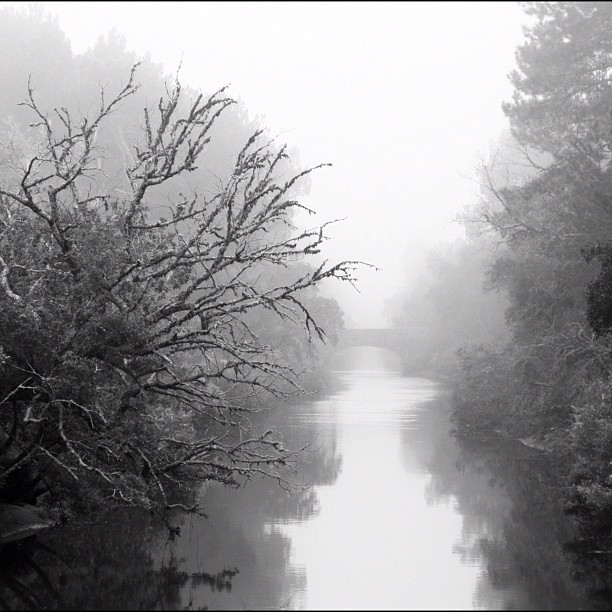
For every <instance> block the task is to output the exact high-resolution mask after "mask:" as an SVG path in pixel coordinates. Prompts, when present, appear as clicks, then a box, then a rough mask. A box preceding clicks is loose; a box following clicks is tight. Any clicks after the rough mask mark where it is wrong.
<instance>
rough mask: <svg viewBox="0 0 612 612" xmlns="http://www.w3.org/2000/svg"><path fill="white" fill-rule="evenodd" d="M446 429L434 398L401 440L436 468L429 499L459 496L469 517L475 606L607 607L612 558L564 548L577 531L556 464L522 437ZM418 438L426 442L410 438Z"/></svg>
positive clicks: (460, 550) (459, 546) (460, 549)
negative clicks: (477, 570)
mask: <svg viewBox="0 0 612 612" xmlns="http://www.w3.org/2000/svg"><path fill="white" fill-rule="evenodd" d="M448 430H449V426H448V411H447V408H446V407H445V406H444V403H443V402H442V403H440V402H439V403H436V402H431V404H429V405H428V409H427V410H425V411H423V412H422V413H421V414H420V416H419V422H418V427H417V429H416V430H415V431H406V432H404V433H403V435H404V445H403V446H404V447H407V446H411V447H412V448H411V449H410V452H412V453H414V452H417V453H422V454H423V457H422V459H424V461H425V465H427V467H428V468H429V471H430V473H431V482H430V483H429V486H428V489H427V492H426V494H427V495H428V500H429V501H430V502H431V503H432V504H438V503H448V501H449V500H453V502H454V503H455V504H456V506H457V510H458V512H459V513H460V514H461V516H462V517H463V528H462V537H461V541H460V542H457V543H456V545H455V548H454V551H455V553H456V554H457V555H459V556H460V558H461V559H462V560H463V561H464V562H466V563H470V564H474V565H481V566H482V567H483V569H484V572H483V576H482V578H481V579H480V581H479V584H478V586H477V591H476V593H475V594H474V598H475V600H474V601H475V604H477V605H478V606H483V607H485V608H488V607H491V605H492V604H494V607H498V606H501V607H503V608H518V609H526V608H530V609H534V608H535V609H551V608H552V609H571V608H574V607H579V608H585V607H586V608H597V607H599V606H600V605H601V606H602V607H608V608H609V607H610V604H611V602H612V599H611V598H610V591H609V586H606V583H605V582H604V581H603V580H602V578H603V577H604V576H606V575H607V585H610V581H611V579H612V562H611V561H610V560H608V559H605V560H603V559H602V560H599V559H597V560H596V559H594V557H596V555H591V558H590V559H588V560H579V559H578V558H577V557H576V556H570V555H568V554H567V552H566V550H565V549H564V545H565V544H566V543H567V542H570V541H571V540H572V538H573V537H574V536H575V534H576V531H575V528H574V525H573V523H572V522H571V520H570V519H569V518H568V517H567V516H566V515H565V514H564V512H563V507H562V500H561V499H560V494H559V489H558V488H557V483H558V474H557V472H558V470H557V469H556V466H555V465H554V464H552V462H551V461H549V460H547V457H546V456H545V455H544V454H543V453H540V452H539V451H536V450H534V449H530V448H527V447H525V446H523V445H522V444H520V443H518V442H514V441H510V440H504V439H501V438H499V439H490V440H489V441H486V440H476V441H475V440H461V441H459V440H456V439H455V438H452V437H449V435H448ZM416 436H418V437H419V439H420V440H421V441H422V443H421V444H420V445H414V444H413V443H412V442H411V440H412V439H414V438H415V437H416ZM415 446H416V448H415ZM405 452H407V451H405ZM566 548H567V547H566ZM611 548H612V547H611ZM600 557H603V555H600ZM597 561H599V562H601V563H602V566H601V568H600V571H599V572H597V571H596V570H595V568H594V567H593V566H594V565H595V564H596V563H597ZM606 588H607V589H608V591H606ZM595 595H598V597H597V598H595V597H594V596H595ZM606 596H607V600H606V599H605V598H606Z"/></svg>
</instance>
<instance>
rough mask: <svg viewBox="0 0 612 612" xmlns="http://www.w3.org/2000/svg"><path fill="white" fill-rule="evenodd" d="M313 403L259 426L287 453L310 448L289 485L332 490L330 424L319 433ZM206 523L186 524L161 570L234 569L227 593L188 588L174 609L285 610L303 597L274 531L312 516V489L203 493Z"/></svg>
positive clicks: (258, 485) (259, 484) (299, 577)
mask: <svg viewBox="0 0 612 612" xmlns="http://www.w3.org/2000/svg"><path fill="white" fill-rule="evenodd" d="M317 410H329V406H321V404H320V403H318V402H313V403H307V404H303V405H292V406H283V407H280V408H278V409H274V410H271V411H269V412H267V413H266V414H264V415H263V417H262V423H261V425H262V426H269V427H274V428H275V429H278V430H279V431H280V432H283V433H284V434H285V438H286V439H287V440H288V442H289V443H290V446H292V447H293V448H299V447H301V446H303V445H304V444H307V443H309V442H313V444H312V446H311V448H310V449H309V450H308V452H306V453H305V454H304V456H303V457H302V462H301V463H300V464H299V467H298V471H297V474H296V480H299V481H300V482H304V483H309V484H311V485H329V484H332V483H333V482H334V481H335V479H336V478H337V476H338V473H339V471H340V456H339V453H338V450H337V446H336V429H335V427H336V426H335V424H333V423H331V422H330V423H329V424H327V423H326V424H325V425H323V424H322V423H321V422H320V419H319V418H318V414H317ZM202 501H203V504H204V509H205V511H206V513H207V515H208V517H209V518H208V519H202V518H199V517H197V516H189V517H187V520H186V523H185V525H184V526H183V528H182V535H181V537H180V538H177V539H176V541H174V542H172V543H171V545H169V549H168V550H167V551H166V556H165V558H164V559H162V560H160V562H161V563H168V562H169V561H168V559H174V560H175V561H173V563H176V567H177V569H179V570H188V571H209V572H210V571H213V569H214V568H218V567H221V566H229V567H237V568H239V569H240V574H239V575H237V576H235V577H234V579H233V581H232V585H233V588H232V590H231V592H224V593H216V594H211V593H210V591H207V590H202V589H197V588H195V587H193V586H192V587H190V589H189V592H188V594H187V593H186V592H183V595H182V598H183V599H182V605H192V606H193V607H195V608H197V607H202V606H208V607H211V608H214V609H236V608H245V607H246V608H250V609H253V608H280V607H293V606H294V604H295V603H296V599H295V598H296V597H299V596H300V594H301V593H302V592H303V591H304V590H305V580H306V577H305V575H304V573H303V572H302V571H300V570H299V568H298V569H297V570H294V569H292V568H289V567H288V564H289V560H290V554H291V541H290V540H289V539H288V538H287V537H286V536H285V535H284V534H283V533H281V532H280V530H277V529H275V527H274V526H275V525H277V524H279V523H287V522H292V521H303V520H306V519H308V518H309V517H311V516H312V515H313V514H315V513H316V512H317V511H318V500H317V497H316V491H315V490H314V488H313V487H312V486H310V487H307V488H303V489H298V490H294V491H286V490H285V489H282V488H281V487H279V486H278V485H277V484H276V483H275V482H273V481H271V480H269V479H257V480H254V481H249V482H247V483H246V484H245V485H244V486H243V487H241V488H240V489H238V490H231V489H225V488H223V487H221V486H211V487H209V488H208V489H207V491H206V493H205V495H204V496H203V500H202Z"/></svg>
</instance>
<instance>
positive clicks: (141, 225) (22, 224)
mask: <svg viewBox="0 0 612 612" xmlns="http://www.w3.org/2000/svg"><path fill="white" fill-rule="evenodd" d="M100 44H102V45H103V44H104V42H103V41H102V42H101V43H100ZM99 53H100V51H99V49H93V50H92V51H91V52H90V54H89V55H86V56H85V57H83V58H82V59H81V61H83V62H86V63H87V62H92V61H93V60H94V59H96V60H98V61H99V59H100V56H99V55H98V54H99ZM125 57H126V56H125V53H118V58H119V59H120V60H121V61H120V62H119V63H120V64H122V65H123V64H124V63H125ZM71 66H72V67H73V68H74V67H75V66H76V68H78V62H76V64H71ZM90 68H91V66H88V69H90ZM142 68H143V65H141V64H139V63H135V64H134V65H132V66H131V67H130V68H129V70H128V71H127V72H125V73H124V75H123V82H122V83H121V84H119V85H117V78H116V72H114V73H113V82H112V84H108V82H106V83H105V81H104V79H101V80H100V82H101V83H103V85H102V86H101V87H99V88H98V94H97V102H96V103H95V104H93V102H91V98H89V100H90V101H89V103H88V104H86V105H85V104H84V106H83V107H81V106H80V103H78V101H79V100H80V101H84V100H85V99H86V98H87V95H90V92H83V91H81V95H80V97H78V99H77V103H76V104H75V103H74V101H72V102H73V103H72V105H71V106H69V105H68V104H66V103H65V102H64V101H63V100H62V99H58V100H55V101H53V102H46V103H44V102H41V101H40V96H39V92H38V91H37V89H36V86H35V79H34V78H32V79H31V80H30V81H29V83H28V80H27V75H26V74H24V75H23V79H24V84H25V91H26V99H25V101H24V102H23V104H22V105H21V107H20V109H19V112H18V113H14V114H13V115H11V116H10V117H7V120H6V121H5V124H4V126H3V129H2V136H1V138H0V142H1V143H2V147H1V148H0V405H1V406H2V411H1V412H0V480H1V481H2V482H3V483H4V485H5V486H4V487H3V489H2V490H3V496H4V497H5V498H6V497H7V496H11V495H12V496H13V497H12V498H11V499H12V500H13V501H23V500H24V499H27V497H28V496H29V495H32V494H33V491H34V484H35V483H38V481H40V480H42V481H43V482H44V483H45V488H46V490H47V492H50V493H51V495H52V499H53V500H54V501H55V502H57V503H61V504H62V505H63V510H64V511H65V512H67V511H68V510H69V506H71V507H76V506H78V505H79V504H81V506H87V505H89V506H104V505H106V504H107V503H113V502H119V503H122V504H132V505H139V506H143V507H147V508H153V509H157V510H163V509H165V508H168V507H171V506H173V505H177V504H179V505H182V506H184V507H194V506H193V503H194V499H193V490H192V488H190V487H189V486H188V485H189V483H202V482H206V481H216V482H220V483H224V484H229V485H235V484H238V483H239V482H242V481H243V480H244V479H246V478H250V477H252V476H253V475H256V474H263V475H267V476H271V477H273V478H276V479H277V480H278V481H279V482H280V483H281V484H285V485H287V484H288V480H287V468H288V466H290V464H291V462H292V461H294V460H295V457H296V453H297V451H298V450H299V449H290V448H285V446H284V445H283V443H282V440H281V439H280V438H279V437H278V435H276V434H275V433H274V432H271V431H265V432H258V431H257V428H256V426H255V425H254V423H253V422H252V421H251V420H250V418H249V417H250V415H252V414H253V413H254V412H257V410H258V409H259V408H260V407H261V406H262V405H263V404H264V403H265V402H266V401H269V400H270V398H271V397H274V396H280V397H286V396H287V395H289V394H291V393H292V392H295V391H296V390H298V391H299V390H301V383H300V378H299V370H301V369H302V366H303V364H301V363H299V360H300V355H299V353H300V352H301V351H303V350H304V347H305V346H306V344H307V342H308V341H309V340H315V339H319V340H322V339H325V330H324V326H326V325H327V324H328V323H329V326H330V328H329V331H330V334H331V335H332V336H333V335H334V333H335V330H336V329H337V328H338V327H339V326H340V325H341V324H342V323H341V313H340V312H339V309H338V308H337V305H336V304H335V303H334V302H333V301H332V300H329V299H325V298H322V297H320V296H318V295H317V287H318V286H319V285H320V283H321V282H322V281H323V280H325V279H336V280H339V281H343V282H349V283H353V282H354V281H355V272H356V269H357V267H358V265H359V264H358V263H356V262H350V261H344V262H339V263H336V264H328V263H327V262H326V261H325V260H322V259H321V258H320V251H321V247H322V244H323V242H324V241H325V240H326V237H325V227H326V224H323V225H320V226H316V227H313V228H312V229H299V228H297V227H295V226H294V224H293V214H294V212H295V211H296V210H298V209H304V208H305V207H304V206H303V205H302V204H301V203H300V202H299V199H298V197H299V194H300V190H301V189H303V188H304V183H305V182H307V180H308V178H309V177H310V174H311V173H312V172H313V171H314V170H316V169H317V168H311V169H306V170H300V169H297V168H296V167H295V165H294V164H293V162H292V160H291V159H290V157H289V155H288V153H287V148H286V147H283V146H281V147H279V146H277V145H276V143H275V142H273V141H271V140H270V139H268V138H267V137H266V134H265V132H264V131H263V130H261V129H256V130H254V131H251V133H250V134H249V136H248V137H247V138H245V139H244V141H243V143H242V144H241V145H240V146H239V147H238V148H237V149H236V150H235V151H234V152H233V153H232V154H231V155H230V154H228V153H227V151H228V150H231V145H232V144H234V142H233V141H230V142H229V143H228V141H227V138H225V139H224V138H223V136H224V133H226V132H227V124H226V125H225V127H224V124H223V121H225V120H226V118H227V115H228V113H230V114H231V112H232V108H235V107H236V103H235V101H234V100H233V99H232V98H230V97H229V96H228V95H227V93H226V90H225V89H224V88H222V89H220V90H218V91H217V92H215V93H213V94H212V95H205V94H203V93H199V92H196V91H194V90H191V89H189V88H183V87H182V85H181V83H180V82H179V80H178V78H177V79H175V80H174V82H173V83H171V84H170V85H169V86H168V88H167V90H166V92H165V93H162V94H161V95H159V96H158V97H157V98H154V99H155V103H154V104H153V105H151V104H150V101H151V98H152V97H153V96H152V95H151V94H150V91H151V89H149V92H147V91H146V88H145V91H144V92H143V91H141V89H140V87H139V83H138V79H139V76H140V74H141V70H142ZM144 68H145V69H146V70H145V71H144V76H145V82H147V83H149V84H151V82H152V81H151V79H150V78H149V75H150V71H151V70H152V68H151V65H150V63H147V62H146V61H145V62H144ZM68 72H70V71H68ZM76 72H77V73H78V70H77V71H76ZM73 74H74V73H73ZM55 85H57V83H56V84H55ZM72 85H73V86H74V87H77V89H78V87H79V85H78V84H77V85H75V84H74V83H72ZM84 89H85V90H86V89H87V88H84ZM152 90H153V91H155V90H157V91H158V90H159V87H157V88H156V87H153V88H152ZM55 91H56V95H57V91H58V90H55ZM83 93H86V94H87V95H86V96H85V97H83ZM143 95H144V98H145V100H144V101H143V100H142V96H143ZM57 97H58V98H59V97H60V96H59V95H57ZM45 100H49V97H48V95H47V94H45ZM139 106H140V108H142V107H144V111H141V112H140V113H139V115H138V116H136V115H135V112H134V109H135V108H137V107H139ZM82 108H88V109H91V112H89V113H85V112H79V109H82ZM5 116H6V115H5ZM234 125H237V126H238V127H239V129H238V130H236V129H234V130H233V132H232V133H233V139H234V140H235V139H236V138H237V137H239V136H240V135H242V134H243V133H244V132H245V129H244V128H245V127H246V126H245V125H244V123H240V122H238V123H237V124H236V123H235V124H234ZM220 128H221V129H220ZM224 130H225V131H224ZM216 140H221V142H220V143H219V147H220V148H218V149H216V151H217V153H215V154H213V155H212V157H211V158H210V159H209V152H210V151H211V150H212V151H215V143H216ZM230 140H232V139H230ZM218 151H225V152H226V153H224V154H219V153H218ZM325 165H326V164H323V165H322V166H325ZM319 167H321V166H319ZM319 167H318V168H319ZM308 212H311V213H312V211H308ZM287 326H292V327H293V329H296V326H297V327H298V328H299V329H301V330H303V337H304V340H301V341H297V340H296V341H294V342H293V343H292V345H287V346H282V344H281V343H280V342H279V341H280V340H281V339H282V338H283V337H286V333H285V332H283V330H284V329H286V327H287ZM293 336H294V337H296V338H297V337H299V336H300V334H299V333H295V332H294V333H293ZM292 347H293V348H292ZM292 351H293V354H292ZM296 351H297V352H296ZM289 356H290V358H288V357H289ZM302 357H303V355H302ZM26 467H27V468H28V470H29V473H32V474H34V479H33V481H32V486H30V487H26V488H23V487H22V488H21V489H20V492H19V494H18V495H15V491H14V489H11V487H10V486H8V485H9V484H10V483H11V479H14V478H15V475H16V474H20V475H23V474H24V469H25V468H26ZM36 490H38V489H36ZM70 502H76V504H72V505H71V503H70Z"/></svg>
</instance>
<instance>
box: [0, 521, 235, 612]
mask: <svg viewBox="0 0 612 612" xmlns="http://www.w3.org/2000/svg"><path fill="white" fill-rule="evenodd" d="M166 534H167V531H165V529H164V526H163V525H162V524H161V522H159V521H157V520H154V519H153V517H151V516H150V515H148V514H146V513H142V512H138V511H134V510H121V511H118V512H112V513H110V514H109V515H108V516H107V517H106V518H105V519H104V520H103V521H100V522H99V523H92V524H88V525H80V526H78V525H70V526H66V527H61V528H57V529H54V530H50V531H49V532H48V533H46V534H44V535H43V534H40V535H39V536H38V537H37V538H35V537H32V538H28V539H26V540H21V541H19V542H14V543H12V544H10V545H7V546H5V547H3V549H2V551H1V554H0V563H1V566H0V605H1V606H2V607H3V608H5V609H32V608H36V609H42V608H48V609H75V610H76V609H79V610H81V609H96V608H101V609H102V608H106V609H142V608H144V609H173V608H176V607H177V605H178V603H179V601H180V594H181V592H182V591H183V590H184V589H185V588H186V587H188V586H191V585H195V586H198V587H201V586H203V587H205V588H207V589H208V590H209V591H211V590H212V591H223V590H229V589H231V581H232V579H233V577H234V576H235V575H236V574H237V573H238V571H237V570H236V569H235V568H225V569H223V570H222V571H219V568H216V572H211V573H207V572H197V571H182V570H179V569H178V568H177V566H176V564H174V565H173V564H168V565H166V566H164V567H161V568H156V567H155V565H154V563H153V559H154V558H155V557H156V556H158V555H159V554H160V551H162V550H163V549H164V547H165V545H166V542H165V539H166Z"/></svg>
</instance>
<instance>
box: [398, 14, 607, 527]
mask: <svg viewBox="0 0 612 612" xmlns="http://www.w3.org/2000/svg"><path fill="white" fill-rule="evenodd" d="M523 6H524V9H525V12H526V15H527V16H528V26H527V27H526V29H525V39H524V43H523V44H522V45H521V46H520V47H519V48H518V49H517V53H516V61H517V66H516V69H515V70H514V71H513V72H512V73H511V75H510V79H511V82H512V84H513V87H514V93H513V96H512V99H511V101H509V102H507V103H505V104H504V105H503V109H504V112H505V113H506V115H507V117H508V119H509V121H510V127H511V134H509V135H505V136H504V137H503V138H502V140H501V142H500V145H499V150H498V151H497V152H496V153H495V154H493V155H492V156H491V159H490V160H488V161H487V163H486V164H483V168H482V173H481V177H482V195H481V198H480V201H479V202H476V203H474V206H472V207H471V208H470V209H469V210H466V211H465V213H464V215H463V221H464V223H465V225H466V229H467V236H468V239H467V240H466V241H465V242H464V243H461V244H459V245H457V246H456V248H454V250H453V252H452V253H446V254H437V255H436V256H435V257H434V258H433V261H432V265H431V270H430V272H431V274H430V276H429V277H428V278H427V279H424V280H423V283H422V284H421V286H418V287H416V288H415V289H413V290H412V291H411V293H410V295H409V296H408V297H405V298H404V299H403V301H398V302H397V303H396V304H394V311H395V313H396V314H395V316H396V318H397V319H401V318H404V319H405V320H407V321H411V324H419V323H420V322H424V323H425V324H429V325H430V326H431V327H432V328H435V329H436V330H437V332H436V334H437V335H436V338H437V352H436V355H437V359H438V362H439V363H440V365H441V366H442V367H443V370H444V371H446V372H447V373H449V374H452V375H453V377H454V382H455V393H454V420H455V425H456V429H457V432H458V433H459V434H462V435H481V434H491V433H496V434H499V435H503V436H510V437H514V438H519V439H521V440H522V441H524V442H525V443H526V444H528V445H531V446H534V447H536V448H540V449H543V450H544V451H546V452H549V453H553V454H554V456H555V457H556V459H557V465H558V466H559V469H560V470H561V471H562V472H563V474H564V477H565V482H566V491H565V500H566V508H567V510H568V512H572V513H574V514H576V515H577V516H579V517H581V518H582V519H584V521H585V524H589V525H591V526H593V525H597V526H599V527H603V528H605V529H607V528H609V527H610V526H611V524H612V380H611V373H612V343H611V335H610V333H611V331H612V165H611V162H612V3H610V2H526V3H523ZM457 349H459V350H458V351H457Z"/></svg>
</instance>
